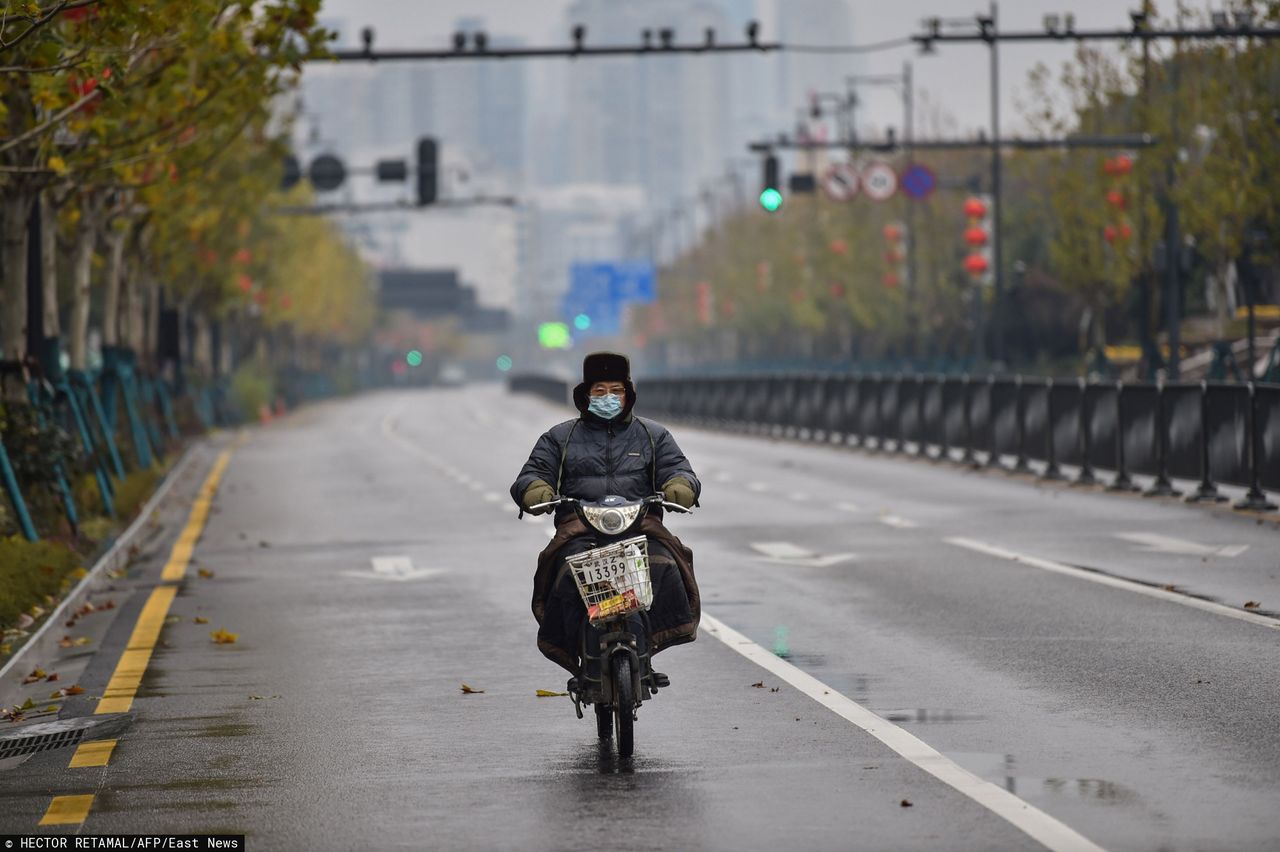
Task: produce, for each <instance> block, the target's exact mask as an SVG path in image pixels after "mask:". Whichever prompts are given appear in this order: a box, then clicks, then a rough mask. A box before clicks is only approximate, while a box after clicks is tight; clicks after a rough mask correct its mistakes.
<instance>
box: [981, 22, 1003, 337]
mask: <svg viewBox="0 0 1280 852" xmlns="http://www.w3.org/2000/svg"><path fill="white" fill-rule="evenodd" d="M996 11H997V10H996V3H995V0H992V2H991V15H990V17H988V18H987V19H986V20H985V21H983V20H982V19H979V20H978V25H979V26H980V27H981V28H982V31H983V34H984V35H986V36H987V39H986V41H987V46H988V47H989V48H990V50H991V222H992V228H991V277H992V282H993V284H994V291H993V293H992V300H991V325H992V328H993V329H994V331H995V340H994V344H995V345H994V346H993V347H992V349H993V350H994V351H993V353H992V354H993V355H994V356H995V360H996V361H997V362H1001V361H1004V357H1005V350H1004V264H1003V262H1002V255H1001V240H1000V236H1001V231H1002V227H1001V222H1002V221H1003V219H1002V217H1001V215H1000V213H1001V203H1000V195H1001V193H1000V182H1001V181H1000V178H1001V175H1000V165H1001V164H1000V141H999V140H1000V50H999V47H998V43H997V41H996V39H995V33H996Z"/></svg>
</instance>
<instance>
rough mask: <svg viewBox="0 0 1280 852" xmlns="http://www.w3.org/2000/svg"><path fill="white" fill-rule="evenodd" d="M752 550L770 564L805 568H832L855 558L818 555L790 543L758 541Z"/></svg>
mask: <svg viewBox="0 0 1280 852" xmlns="http://www.w3.org/2000/svg"><path fill="white" fill-rule="evenodd" d="M751 549H752V550H754V551H756V552H757V553H759V554H761V556H762V557H763V558H764V559H765V560H767V561H769V562H778V563H780V564H782V565H798V566H802V567H805V568H830V567H831V566H832V565H838V564H840V563H841V562H847V561H848V560H850V559H852V558H853V557H854V554H852V553H830V554H818V553H814V552H813V551H812V550H806V549H804V548H803V547H800V546H798V545H795V544H792V543H791V542H789V541H756V542H752V543H751Z"/></svg>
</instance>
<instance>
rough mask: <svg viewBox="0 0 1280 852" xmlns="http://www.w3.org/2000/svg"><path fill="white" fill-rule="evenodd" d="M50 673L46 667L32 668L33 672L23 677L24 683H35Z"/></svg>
mask: <svg viewBox="0 0 1280 852" xmlns="http://www.w3.org/2000/svg"><path fill="white" fill-rule="evenodd" d="M48 674H49V673H48V672H46V671H45V670H44V669H39V668H37V669H32V670H31V674H29V675H27V676H26V677H24V678H23V679H22V682H23V684H28V683H35V682H36V681H38V680H44V679H45V677H46V676H47V675H48Z"/></svg>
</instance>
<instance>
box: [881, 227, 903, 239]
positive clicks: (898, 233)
mask: <svg viewBox="0 0 1280 852" xmlns="http://www.w3.org/2000/svg"><path fill="white" fill-rule="evenodd" d="M881 233H883V234H884V238H885V239H886V240H888V241H889V242H891V243H896V242H897V241H898V240H900V239H902V228H900V227H898V226H897V225H894V224H889V225H885V226H884V230H883V231H882V232H881Z"/></svg>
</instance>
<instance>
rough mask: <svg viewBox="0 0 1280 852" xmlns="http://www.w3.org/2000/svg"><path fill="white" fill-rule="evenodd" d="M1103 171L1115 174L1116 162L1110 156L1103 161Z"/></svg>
mask: <svg viewBox="0 0 1280 852" xmlns="http://www.w3.org/2000/svg"><path fill="white" fill-rule="evenodd" d="M1102 171H1103V173H1104V174H1108V175H1115V173H1116V163H1115V160H1112V159H1111V158H1110V157H1108V158H1107V159H1105V160H1103V161H1102Z"/></svg>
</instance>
